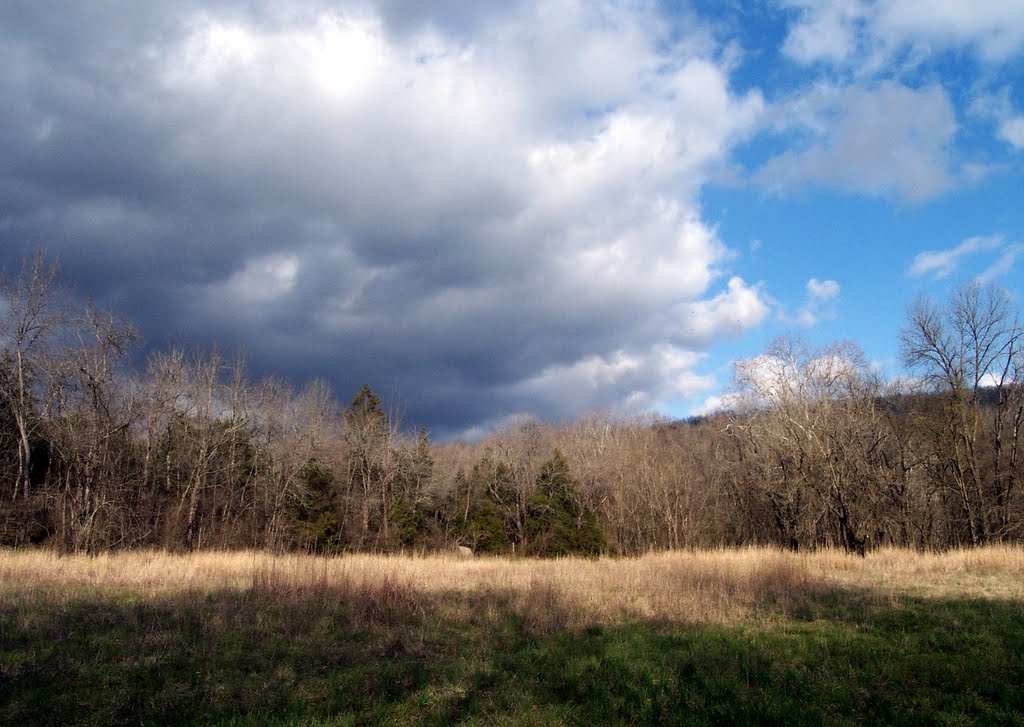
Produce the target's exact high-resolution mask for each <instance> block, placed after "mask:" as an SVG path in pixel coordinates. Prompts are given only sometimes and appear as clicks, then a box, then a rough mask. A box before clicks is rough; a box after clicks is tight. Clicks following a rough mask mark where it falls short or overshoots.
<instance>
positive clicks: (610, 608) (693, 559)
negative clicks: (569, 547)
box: [0, 547, 1024, 725]
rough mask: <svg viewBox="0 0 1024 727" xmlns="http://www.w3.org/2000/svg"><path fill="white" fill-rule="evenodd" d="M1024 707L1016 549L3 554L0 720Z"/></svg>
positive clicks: (540, 719) (447, 718)
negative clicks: (461, 555) (557, 556)
mask: <svg viewBox="0 0 1024 727" xmlns="http://www.w3.org/2000/svg"><path fill="white" fill-rule="evenodd" d="M459 721H461V722H465V723H468V724H538V725H540V724H544V725H547V724H588V723H589V724H608V723H620V724H673V723H681V724H690V723H692V724H708V723H735V722H760V723H786V724H793V723H808V724H815V723H829V724H842V723H878V722H885V723H915V724H917V723H921V722H922V721H923V722H931V723H945V724H1024V548H1004V547H990V548H983V549H976V550H964V551H955V552H949V553H944V554H922V553H913V552H909V551H899V550H880V551H877V552H874V553H871V554H869V555H868V556H867V557H866V558H859V557H856V556H848V555H845V554H842V553H839V552H832V551H823V552H817V553H806V554H804V553H788V552H782V551H777V550H767V549H743V550H720V551H697V552H673V553H658V554H651V555H647V556H644V557H641V558H635V559H600V560H575V559H565V560H548V561H536V560H512V559H486V558H478V559H457V558H453V557H444V556H427V557H418V556H417V557H412V556H370V555H351V556H343V557H338V558H317V557H312V556H298V555H284V556H274V555H269V554H265V553H254V552H232V553H196V554H190V555H170V554H166V553H156V552H138V553H122V554H112V555H101V556H96V557H87V556H64V557H59V556H57V555H55V554H53V553H51V552H48V551H30V550H22V551H0V723H6V724H97V723H133V724H166V723H227V724H266V723H289V724H290V723H304V724H366V723H381V724H450V723H453V722H459Z"/></svg>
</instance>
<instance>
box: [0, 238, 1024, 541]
mask: <svg viewBox="0 0 1024 727" xmlns="http://www.w3.org/2000/svg"><path fill="white" fill-rule="evenodd" d="M0 313H2V316H0V483H3V484H2V489H0V544H2V545H8V546H19V545H27V544H37V545H43V546H47V547H52V548H55V549H58V550H60V551H86V552H97V551H103V550H109V549H128V548H142V547H156V548H167V549H171V550H189V549H200V548H267V549H301V550H309V551H316V552H342V551H347V550H358V551H394V550H402V549H404V550H410V549H422V550H434V549H449V548H453V547H455V546H464V547H468V548H471V549H472V550H473V551H474V552H476V553H512V552H514V553H517V554H524V555H538V556H555V555H566V554H584V555H598V554H604V553H608V554H635V553H640V552H646V551H650V550H657V549H669V548H689V547H711V546H726V545H751V544H766V545H778V546H783V547H787V548H794V549H800V548H815V547H822V546H828V547H840V548H844V549H847V550H850V551H856V552H864V551H865V550H867V549H870V548H874V547H878V546H883V545H896V546H907V547H913V548H922V549H925V548H927V549H931V548H935V549H942V548H948V547H958V546H970V545H981V544H985V543H992V542H1020V541H1021V540H1022V539H1024V506H1022V504H1021V493H1020V486H1019V485H1020V481H1021V477H1022V472H1024V463H1022V460H1021V456H1020V440H1021V427H1022V423H1024V355H1022V352H1021V346H1022V343H1024V329H1022V324H1021V317H1020V315H1019V312H1018V311H1017V310H1016V309H1015V308H1014V307H1013V305H1012V304H1011V302H1010V299H1009V297H1008V296H1007V295H1006V293H1005V292H1004V291H1002V290H1001V289H999V288H996V287H991V286H988V287H986V286H982V285H980V284H978V283H976V282H970V283H966V284H964V285H961V286H960V287H958V288H957V289H956V290H955V291H954V292H953V293H952V294H951V296H950V298H949V299H948V300H947V301H945V302H944V303H943V304H936V303H935V302H933V301H930V300H928V299H925V298H922V299H919V300H918V301H917V302H916V303H915V304H914V305H913V306H912V308H911V309H910V310H909V312H908V316H907V321H906V323H905V326H904V328H903V331H902V334H901V341H900V345H901V355H902V359H903V363H904V365H905V366H906V367H907V373H908V376H907V378H906V379H904V380H901V381H896V382H893V381H886V380H885V379H884V378H883V377H882V376H881V375H879V374H878V372H877V371H875V370H874V369H873V368H872V367H871V366H870V365H868V364H867V363H866V361H865V358H864V356H863V354H862V353H861V352H860V350H859V349H858V348H857V346H856V345H855V344H853V343H850V342H842V343H838V344H835V345H833V346H830V347H827V348H823V349H812V348H810V347H808V346H806V345H805V344H803V343H802V342H800V341H799V340H795V339H779V340H777V341H776V342H775V343H773V344H772V345H771V346H770V347H769V349H768V350H767V351H766V352H765V353H764V354H763V355H762V356H759V357H756V358H755V359H751V360H748V361H745V362H740V363H738V364H737V366H736V388H735V392H734V393H733V394H731V395H730V396H729V397H727V400H726V402H725V409H727V411H722V412H719V413H715V414H711V415H708V416H706V417H702V418H699V419H696V420H693V421H691V422H689V423H687V424H681V423H671V422H666V421H662V420H658V419H656V418H654V417H633V418H625V417H617V416H612V415H604V414H589V415H584V416H582V417H580V418H579V419H578V420H576V421H575V422H572V423H569V424H563V425H553V424H547V423H543V422H540V421H525V422H520V423H518V424H514V425H509V426H507V427H505V428H504V429H502V430H500V431H498V432H496V433H494V434H492V435H491V436H488V437H486V438H485V439H483V440H481V441H478V442H474V443H453V444H442V445H438V444H434V443H431V442H430V441H429V439H428V436H427V432H426V431H424V430H422V429H421V430H420V432H419V434H418V435H417V436H410V435H407V434H404V433H403V432H402V431H400V429H399V428H398V427H397V426H396V424H395V422H393V421H391V420H390V419H389V417H388V415H387V413H386V412H385V410H384V408H383V406H382V402H381V400H380V399H379V397H378V396H377V395H376V394H375V393H374V392H373V390H372V389H371V388H370V387H369V386H365V385H364V386H363V387H362V389H360V390H359V391H358V392H357V393H356V395H355V397H354V398H353V399H352V400H351V401H350V402H349V403H348V404H347V405H342V404H340V403H339V402H337V401H336V400H335V399H334V398H333V395H332V393H331V391H330V390H329V388H328V387H327V386H326V385H325V384H324V383H322V382H316V381H314V382H312V383H309V384H308V385H306V386H305V387H304V388H302V389H295V388H293V387H292V386H291V385H289V384H287V383H285V382H282V381H280V380H278V379H274V378H268V379H263V380H260V381H253V380H251V379H250V378H249V377H248V376H247V374H246V372H245V369H244V366H243V364H242V363H241V362H228V361H225V360H224V359H223V358H222V357H221V356H220V355H219V354H217V353H216V352H213V353H208V354H194V355H188V354H185V353H183V352H181V351H168V352H157V353H153V354H152V355H151V356H150V357H149V359H148V362H147V363H146V365H145V367H144V368H142V369H141V370H139V369H135V368H133V367H132V366H131V365H130V364H129V361H130V358H129V356H128V354H129V352H130V351H131V348H132V346H133V345H135V343H136V340H137V337H136V335H135V333H134V331H133V329H132V327H131V326H130V325H129V324H127V323H125V322H123V321H120V320H118V319H117V318H115V317H114V316H111V315H110V314H108V313H105V312H102V311H99V310H96V309H93V308H89V307H84V308H78V307H75V306H72V305H71V304H70V303H69V302H68V300H67V299H66V298H65V297H63V296H62V295H61V293H60V287H59V281H58V278H57V274H56V272H55V270H54V269H53V268H51V267H49V266H48V265H47V264H46V261H45V260H44V259H43V258H42V257H41V256H37V257H36V258H34V259H33V260H31V261H28V262H27V263H26V264H25V265H24V267H23V269H22V270H21V271H20V272H19V273H17V274H16V275H12V276H5V277H4V280H3V296H2V298H0ZM908 392H913V393H908Z"/></svg>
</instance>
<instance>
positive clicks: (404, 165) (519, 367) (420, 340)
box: [0, 0, 1024, 438]
mask: <svg viewBox="0 0 1024 727" xmlns="http://www.w3.org/2000/svg"><path fill="white" fill-rule="evenodd" d="M70 7H72V6H68V5H67V4H66V3H58V2H51V1H49V0H47V1H43V2H40V1H39V0H27V1H21V0H8V1H7V2H4V3H2V4H0V98H2V99H3V103H2V104H0V266H3V267H4V268H5V269H6V270H8V271H13V270H16V269H17V268H18V266H19V265H20V262H21V261H22V260H23V259H24V258H25V257H26V256H28V255H30V254H31V253H32V252H33V251H34V250H36V249H42V250H44V251H45V252H46V253H47V254H48V255H49V256H50V257H51V258H53V259H56V260H59V264H60V267H61V270H62V273H63V276H64V278H65V280H66V281H67V283H68V285H69V287H70V289H71V290H72V291H73V293H74V295H76V296H78V297H80V298H82V299H83V300H85V299H88V300H91V301H94V302H95V303H96V304H98V305H100V306H103V307H107V308H110V309H113V310H114V311H116V312H117V313H119V314H120V315H121V316H122V317H124V318H125V319H127V320H130V321H132V322H133V323H134V324H135V325H136V326H137V327H138V328H139V329H140V331H141V333H142V335H143V339H144V342H145V344H144V345H145V349H144V350H143V353H142V354H140V355H144V351H145V350H152V349H167V348H169V347H181V348H184V349H186V350H201V349H208V348H209V347H210V346H212V345H214V344H216V345H217V346H218V347H219V348H220V349H221V350H222V351H234V350H243V351H244V352H245V354H246V356H247V358H248V362H249V368H250V370H251V371H252V373H253V374H254V375H257V376H261V375H266V374H276V375H280V376H284V377H287V378H289V379H291V380H293V381H295V382H296V384H297V385H301V383H302V382H304V381H306V380H309V379H312V378H320V379H324V380H325V381H327V382H328V383H329V384H331V385H332V386H333V388H334V390H335V392H336V394H337V396H338V397H339V399H341V400H342V401H347V400H348V399H349V398H351V396H352V395H353V394H354V393H355V392H356V391H357V390H358V389H359V387H360V385H361V384H363V383H368V384H370V385H371V386H372V387H373V388H374V389H375V390H377V391H378V392H380V393H381V394H382V395H384V396H385V398H392V399H396V400H397V406H398V408H399V409H400V410H401V411H402V412H403V419H404V422H405V423H406V424H407V425H408V426H412V427H414V426H418V425H421V424H422V425H425V426H427V427H428V429H429V430H430V432H431V434H432V435H433V436H435V437H438V438H455V437H460V436H464V437H472V436H479V435H480V434H483V433H486V432H488V431H490V430H492V429H493V428H495V427H498V426H501V425H502V424H503V423H506V422H509V421H515V420H516V419H517V418H519V417H522V416H524V415H535V416H539V417H541V418H544V419H548V420H553V421H561V420H564V419H571V418H573V417H575V416H578V415H579V414H581V413H583V412H586V411H593V410H606V411H613V412H643V411H654V412H659V413H661V414H664V415H667V416H673V417H685V416H689V415H693V414H698V413H701V412H705V411H708V410H710V409H712V408H714V406H715V405H716V403H718V402H720V401H721V397H722V396H723V395H724V394H725V393H726V392H727V391H729V389H730V387H731V386H732V380H733V374H732V372H733V364H734V363H735V362H736V361H743V360H748V359H751V358H752V357H754V356H756V355H757V354H759V353H760V352H761V351H763V350H764V349H765V347H766V346H767V345H768V343H769V342H770V341H771V340H772V339H773V338H774V337H776V336H779V335H799V336H802V337H804V338H805V339H806V340H807V341H808V342H809V343H811V344H813V345H826V344H828V343H830V342H833V341H838V340H841V339H852V340H854V341H856V342H857V343H858V344H859V345H860V346H861V347H862V348H863V350H864V353H865V355H866V357H867V358H868V359H869V360H870V361H872V362H873V363H874V364H875V365H876V366H878V367H879V368H880V369H882V370H883V371H885V372H886V373H888V374H890V375H896V374H898V373H899V371H900V369H899V360H898V336H899V330H900V328H901V326H902V325H903V323H904V319H905V313H906V309H907V306H908V305H909V304H910V303H911V302H912V301H913V300H914V299H915V298H916V297H917V296H918V295H921V294H926V295H931V296H933V297H935V298H937V299H939V300H941V299H942V297H943V296H945V295H946V293H947V292H948V290H949V289H950V288H951V287H952V286H953V285H956V284H957V283H959V282H962V281H964V280H969V279H971V278H979V279H981V280H982V281H985V282H993V283H995V284H997V285H1000V286H1002V287H1004V288H1005V289H1006V290H1007V291H1008V292H1009V293H1010V295H1011V296H1012V297H1013V299H1014V301H1015V303H1016V304H1017V305H1018V306H1020V305H1021V303H1022V298H1021V296H1022V294H1024V285H1022V283H1024V275H1022V270H1024V0H973V1H971V2H967V1H966V0H965V1H960V0H946V1H945V2H935V1H934V0H877V1H872V0H835V1H826V0H778V1H772V0H763V1H761V2H718V1H715V2H712V1H711V0H698V1H696V2H692V3H684V2H668V1H663V2H645V1H643V0H617V1H613V0H587V1H582V0H581V1H574V0H544V1H543V2H526V1H523V2H520V1H518V0H501V2H484V1H477V2H472V3H469V2H457V1H456V0H376V1H374V0H358V1H357V0H353V1H351V2H349V1H348V0H335V1H334V2H327V1H326V0H287V2H279V1H276V0H265V1H262V2H261V1H259V0H219V1H207V2H200V1H198V0H174V1H173V2H170V1H166V0H154V1H153V2H146V3H139V2H133V1H129V0H123V1H115V0H87V1H85V2H82V3H76V4H74V6H73V8H74V9H73V10H71V9H69V8H70Z"/></svg>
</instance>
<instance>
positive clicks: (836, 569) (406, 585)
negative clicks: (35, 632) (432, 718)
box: [0, 546, 1024, 628]
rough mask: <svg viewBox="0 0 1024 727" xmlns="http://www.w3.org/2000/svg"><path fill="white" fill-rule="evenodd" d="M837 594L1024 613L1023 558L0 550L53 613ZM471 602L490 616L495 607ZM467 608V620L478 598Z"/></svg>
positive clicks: (582, 613)
mask: <svg viewBox="0 0 1024 727" xmlns="http://www.w3.org/2000/svg"><path fill="white" fill-rule="evenodd" d="M828 588H851V589H861V590H867V591H871V592H873V593H877V594H880V595H882V596H884V597H886V598H889V599H899V598H901V597H903V596H914V597H926V598H927V597H951V596H952V597H958V598H1002V599H1012V600H1024V548H1020V547H1002V546H993V547H988V548H982V549H975V550H963V551H951V552H946V553H916V552H912V551H906V550H896V549H885V550H879V551H876V552H874V553H871V554H869V555H868V556H867V557H865V558H861V557H857V556H851V555H847V554H845V553H842V552H839V551H827V550H826V551H818V552H814V553H791V552H786V551H781V550H774V549H768V548H745V549H722V550H705V551H692V552H690V551H685V552H667V553H652V554H649V555H645V556H642V557H638V558H619V559H612V558H602V559H598V560H581V559H560V560H543V561H542V560H515V559H506V558H476V559H461V558H456V557H450V556H445V555H430V556H401V555H345V556H341V557H335V558H325V557H314V556H307V555H271V554H267V553H261V552H251V551H250V552H202V553H194V554H187V555H174V554H168V553H162V552H154V551H148V552H132V553H117V554H104V555H98V556H84V555H74V556H58V555H56V554H54V553H52V552H49V551H34V550H18V551H11V550H7V551H0V599H3V600H8V601H10V600H12V599H13V600H19V599H21V598H25V597H32V595H33V594H34V595H35V596H38V597H41V598H46V599H47V600H49V601H50V602H53V600H54V599H55V598H56V599H60V598H61V597H67V598H73V597H77V596H80V595H81V594H82V593H83V591H85V592H94V593H97V594H104V593H106V594H111V595H117V596H118V597H126V598H136V597H143V598H144V597H150V596H154V595H163V594H167V595H173V594H178V593H183V592H189V593H204V592H206V593H209V592H214V591H223V590H237V591H246V590H256V591H258V592H260V593H265V594H266V595H267V596H268V597H272V598H275V599H288V598H290V597H301V598H306V597H309V596H310V595H315V596H318V597H321V598H337V599H345V600H348V601H350V602H353V601H356V600H359V601H360V602H362V603H363V604H364V605H365V607H366V608H368V609H374V608H382V609H385V610H387V609H390V610H392V611H401V610H403V609H405V610H413V611H415V610H418V609H422V608H424V607H425V606H424V604H425V603H426V602H427V600H428V599H430V598H431V597H433V596H452V595H455V596H458V595H465V596H471V595H474V594H477V595H479V594H493V595H495V596H496V597H497V601H496V602H502V603H505V604H507V605H510V606H511V607H512V608H513V610H514V611H516V612H519V613H522V614H524V615H526V616H527V617H528V618H529V619H530V620H531V621H534V622H536V623H537V625H538V626H539V627H541V628H555V627H560V626H562V625H565V623H564V621H565V619H566V618H569V619H572V620H573V621H579V622H580V623H584V622H585V623H594V622H605V623H607V622H613V621H616V620H619V619H621V618H624V617H638V618H644V619H659V620H668V621H682V622H691V623H736V622H738V621H741V620H744V619H749V618H751V617H756V616H758V615H759V614H761V615H766V614H770V613H779V612H781V613H787V612H789V611H790V610H791V609H794V608H799V607H800V605H801V603H803V602H804V601H805V600H806V599H807V598H810V597H813V596H814V595H815V594H820V593H821V592H822V591H823V590H824V589H828ZM450 600H451V599H449V601H450ZM456 600H457V599H456ZM435 602H436V599H435ZM472 602H473V603H475V604H477V606H476V607H479V604H480V603H481V602H483V603H486V602H487V599H482V600H481V599H474V600H473V601H472ZM463 603H465V604H467V606H466V607H467V608H468V607H469V606H468V604H469V603H470V599H463ZM378 615H379V614H378Z"/></svg>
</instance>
